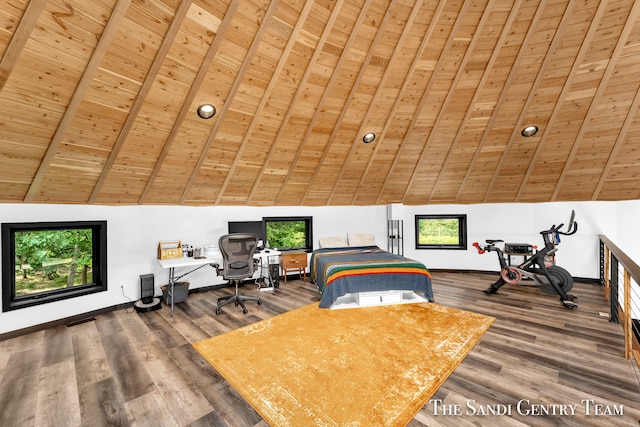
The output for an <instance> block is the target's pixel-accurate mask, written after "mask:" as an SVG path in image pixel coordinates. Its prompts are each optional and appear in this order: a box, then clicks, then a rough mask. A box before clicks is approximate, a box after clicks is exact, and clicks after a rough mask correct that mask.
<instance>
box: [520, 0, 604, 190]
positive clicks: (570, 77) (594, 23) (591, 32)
mask: <svg viewBox="0 0 640 427" xmlns="http://www.w3.org/2000/svg"><path fill="white" fill-rule="evenodd" d="M607 4H608V1H607V0H603V1H601V2H600V4H599V5H598V9H597V10H596V13H595V15H594V18H593V19H592V20H591V22H590V24H589V29H588V30H587V34H586V35H585V37H584V39H583V40H582V43H581V45H580V50H579V52H578V55H577V56H576V59H575V61H573V64H572V66H571V72H569V73H568V74H567V78H566V80H565V82H564V84H563V86H562V91H561V92H560V94H559V95H558V101H557V102H556V104H555V106H554V108H553V111H552V112H551V116H549V120H548V122H547V125H546V126H545V128H544V129H543V131H542V135H541V136H540V143H539V144H538V146H537V147H536V150H535V152H534V153H533V157H532V158H531V162H530V163H529V167H528V168H527V171H526V172H525V174H524V177H523V178H522V183H521V184H520V189H519V190H518V193H517V194H516V201H519V200H520V198H521V197H522V192H523V191H524V189H525V187H526V184H527V181H528V180H529V177H530V176H531V174H532V172H533V170H534V169H535V166H536V161H537V160H538V157H539V156H540V154H541V153H542V152H543V147H544V144H545V142H546V141H547V137H548V135H549V129H551V128H552V127H553V124H554V123H555V121H556V119H557V118H558V114H559V113H560V110H561V108H562V106H563V101H564V100H565V98H566V96H567V94H568V93H569V90H570V89H571V84H572V83H573V81H574V80H575V78H576V75H577V71H578V69H579V68H580V66H581V65H582V61H583V59H584V57H585V55H586V54H587V51H588V50H589V47H590V45H591V41H592V40H593V37H594V36H595V34H596V32H597V30H598V25H599V24H600V21H601V20H602V16H603V15H604V12H605V10H606V8H607ZM558 187H559V182H558V183H557V184H556V190H557V188H558Z"/></svg>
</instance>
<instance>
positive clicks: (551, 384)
mask: <svg viewBox="0 0 640 427" xmlns="http://www.w3.org/2000/svg"><path fill="white" fill-rule="evenodd" d="M494 280H495V276H494V275H492V274H485V273H460V272H439V271H435V272H433V282H434V283H433V287H434V294H435V296H436V303H439V304H443V305H447V306H452V307H457V308H462V309H465V310H470V311H475V312H480V313H483V314H487V315H491V316H494V317H496V319H497V320H496V321H495V323H494V324H493V326H491V328H490V329H489V331H488V332H487V334H486V335H485V336H484V337H483V339H482V340H481V341H480V343H479V344H478V345H477V346H476V347H475V348H474V349H473V350H472V351H471V353H470V354H469V355H468V356H467V358H466V359H465V360H464V361H463V362H462V364H460V366H458V368H457V369H456V370H455V372H454V373H453V374H452V375H451V376H450V377H449V379H448V380H447V381H446V382H445V383H444V384H443V385H442V387H441V388H440V389H439V390H438V391H437V392H436V394H435V395H434V396H433V397H432V400H430V401H429V402H427V404H426V405H425V406H424V407H423V408H422V410H421V411H420V412H419V413H418V414H416V416H415V418H414V419H413V420H412V422H411V423H410V424H409V425H410V426H412V427H417V426H467V425H474V426H562V425H565V426H601V425H616V426H638V424H639V421H640V404H639V402H640V385H639V377H638V369H637V367H636V366H635V364H634V363H633V362H631V361H627V360H625V359H624V358H623V339H622V336H621V328H620V326H619V325H616V324H613V323H610V322H609V321H608V318H606V317H603V316H601V314H600V313H601V312H607V310H608V306H607V303H606V302H605V301H604V300H603V298H602V289H601V288H600V287H599V286H597V285H593V284H586V283H576V285H575V287H574V289H573V292H572V293H575V294H577V295H578V296H579V297H580V299H579V300H578V303H579V307H578V308H577V309H575V310H567V309H566V308H564V307H562V305H561V304H560V302H559V301H558V298H556V297H554V296H548V295H545V294H543V293H542V292H540V291H539V290H537V289H535V288H532V287H526V286H521V287H515V286H505V287H503V289H502V290H501V292H500V293H499V294H497V295H491V296H488V295H485V294H484V293H482V292H481V290H482V289H485V288H486V287H487V286H488V285H489V284H490V283H492V282H493V281H494ZM230 292H231V289H217V290H210V291H207V292H196V293H192V294H190V295H189V297H188V299H187V300H186V301H185V302H183V303H181V304H178V305H176V311H175V316H174V317H173V318H171V317H170V316H169V310H168V309H167V308H166V307H165V308H163V309H162V310H159V311H155V312H150V313H144V314H138V313H136V312H135V311H134V310H133V309H128V310H119V311H115V312H111V313H107V314H104V315H100V316H96V318H95V320H94V321H89V322H85V323H80V324H77V325H74V326H69V327H67V326H59V327H55V328H51V329H47V330H44V331H40V332H35V333H32V334H29V335H25V336H21V337H17V338H12V339H8V340H5V341H2V342H0V378H1V380H0V425H1V426H37V427H41V426H56V427H60V426H77V425H83V426H92V427H93V426H193V427H197V426H258V427H264V426H266V423H265V422H264V421H262V420H261V419H260V417H259V416H258V415H257V414H256V412H255V411H254V410H253V409H252V408H251V407H250V406H249V405H248V404H247V403H246V402H245V400H244V399H243V398H242V397H241V396H239V395H238V393H236V392H235V390H234V389H233V388H232V387H231V386H230V385H229V384H228V383H227V382H226V381H225V380H224V379H223V378H222V377H220V376H219V375H218V374H217V372H216V371H215V370H214V369H213V368H211V367H210V365H208V364H207V363H206V362H205V361H204V360H203V359H202V358H201V357H200V355H199V354H198V353H197V352H196V351H195V350H194V349H193V347H192V346H191V343H193V342H195V341H199V340H202V339H206V338H208V337H210V336H213V335H217V334H221V333H224V332H227V331H230V330H233V329H236V328H238V327H240V326H243V325H246V324H249V323H253V322H256V321H259V320H261V319H266V318H269V317H272V316H275V315H277V314H280V313H283V312H286V311H288V310H291V309H294V308H297V307H301V306H304V305H306V304H309V303H311V302H314V301H318V300H319V295H318V294H317V292H316V290H315V287H314V286H313V285H311V284H309V283H308V282H307V283H304V282H302V281H301V280H289V281H288V282H287V284H286V285H284V284H282V285H281V287H280V288H278V289H277V291H276V292H275V293H271V292H259V291H257V290H255V287H254V286H253V285H249V284H248V285H245V286H244V287H243V292H245V293H247V294H260V296H261V297H262V298H263V301H264V303H263V304H262V305H260V306H258V305H256V304H255V303H249V305H248V309H249V313H248V314H246V315H243V314H242V310H240V309H237V308H236V307H233V306H230V307H225V308H224V309H223V314H221V315H216V314H215V302H216V299H217V297H218V296H222V295H227V294H229V293H230ZM265 357H268V355H265ZM572 410H573V411H574V413H571V411H572ZM553 411H555V415H554V414H553ZM504 413H506V414H504ZM547 413H549V414H547Z"/></svg>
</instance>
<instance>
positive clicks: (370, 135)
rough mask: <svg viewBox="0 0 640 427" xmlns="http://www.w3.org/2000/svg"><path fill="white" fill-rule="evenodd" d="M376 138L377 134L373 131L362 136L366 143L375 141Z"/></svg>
mask: <svg viewBox="0 0 640 427" xmlns="http://www.w3.org/2000/svg"><path fill="white" fill-rule="evenodd" d="M374 139H376V134H375V133H373V132H369V133H365V134H364V136H363V137H362V140H363V141H364V143H365V144H368V143H370V142H373V140H374Z"/></svg>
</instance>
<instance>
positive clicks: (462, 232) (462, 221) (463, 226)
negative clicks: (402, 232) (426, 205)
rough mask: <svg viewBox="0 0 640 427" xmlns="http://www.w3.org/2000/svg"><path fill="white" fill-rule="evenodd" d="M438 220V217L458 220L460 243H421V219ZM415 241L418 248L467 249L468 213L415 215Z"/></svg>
mask: <svg viewBox="0 0 640 427" xmlns="http://www.w3.org/2000/svg"><path fill="white" fill-rule="evenodd" d="M432 219H433V220H438V219H454V220H458V243H457V244H438V243H420V241H419V237H420V227H419V223H420V220H432ZM414 229H415V242H416V249H449V250H466V249H467V215H466V214H438V215H416V216H415V225H414Z"/></svg>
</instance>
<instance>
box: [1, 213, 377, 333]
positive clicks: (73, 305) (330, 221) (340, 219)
mask: <svg viewBox="0 0 640 427" xmlns="http://www.w3.org/2000/svg"><path fill="white" fill-rule="evenodd" d="M385 209H386V208H385V207H384V206H378V207H332V208H330V207H268V208H251V207H185V206H94V205H91V206H84V205H33V204H32V205H29V204H27V205H23V204H1V205H0V222H3V223H4V222H38V221H86V220H106V221H107V235H108V249H107V257H108V258H107V263H108V271H107V276H108V290H107V292H99V293H96V294H92V295H87V296H82V297H79V298H74V299H68V300H63V301H57V302H53V303H49V304H47V305H46V306H42V305H41V306H36V307H30V308H24V309H20V310H14V311H10V312H6V313H0V333H6V332H10V331H14V330H18V329H22V328H26V327H29V326H33V325H38V324H41V323H46V322H50V321H53V320H57V319H62V318H66V317H70V316H74V315H78V314H82V313H87V312H90V311H93V310H98V309H101V308H104V307H111V306H115V305H117V304H122V303H126V302H128V301H129V299H128V298H130V299H131V300H133V301H137V300H138V299H139V298H140V282H139V277H140V275H141V274H149V273H151V274H154V276H155V287H156V295H161V291H160V286H162V285H163V284H165V283H167V279H168V273H167V271H165V270H163V269H162V268H160V266H159V265H158V262H157V260H156V254H157V246H158V242H160V241H167V240H181V241H182V242H183V243H187V244H191V245H194V246H196V245H205V244H214V245H217V241H218V237H219V236H220V235H222V234H226V233H227V221H253V220H260V219H262V217H263V216H307V215H312V216H313V232H314V244H316V245H317V241H318V238H319V237H322V236H328V235H335V233H338V234H345V235H346V233H347V231H348V230H358V231H361V232H370V233H375V234H376V236H377V239H378V240H379V241H382V242H384V241H385V240H384V239H385V238H384V235H385V233H386V220H385V218H386V213H385V212H386V210H385ZM177 273H179V272H178V271H177ZM184 280H188V281H189V282H190V288H192V289H193V288H198V287H203V286H210V285H213V284H219V283H222V282H223V280H222V278H220V277H217V276H216V275H215V272H214V270H213V269H212V268H210V267H204V268H202V269H200V270H198V271H196V272H194V273H193V274H190V275H188V276H186V277H185V278H184ZM121 284H123V285H124V295H123V289H122V288H121ZM125 295H126V296H125ZM127 297H128V298H127ZM45 307H46V308H45Z"/></svg>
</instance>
